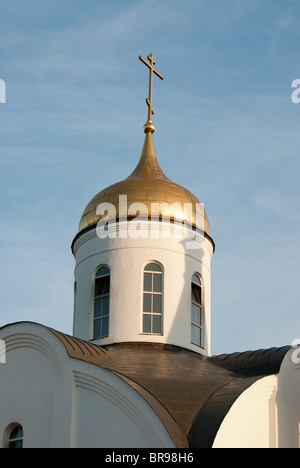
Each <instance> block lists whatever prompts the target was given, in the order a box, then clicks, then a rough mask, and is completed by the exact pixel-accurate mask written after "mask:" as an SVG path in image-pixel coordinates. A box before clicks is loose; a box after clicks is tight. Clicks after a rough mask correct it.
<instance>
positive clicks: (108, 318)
mask: <svg viewBox="0 0 300 468" xmlns="http://www.w3.org/2000/svg"><path fill="white" fill-rule="evenodd" d="M105 268H106V269H107V270H108V272H107V273H106V274H103V275H99V276H97V275H98V273H99V272H100V271H101V270H102V269H105ZM106 277H108V278H109V290H108V293H105V294H101V295H99V296H96V292H97V280H98V279H101V278H106ZM110 289H111V270H110V267H109V266H108V265H101V266H99V267H98V268H97V269H96V272H95V276H94V288H93V314H92V324H93V325H92V339H93V340H100V339H103V338H107V337H108V336H109V321H110ZM106 297H108V310H107V313H106V314H105V315H100V316H99V317H96V300H99V299H104V298H106ZM104 320H107V321H108V323H107V333H106V334H103V333H102V334H100V336H96V335H95V330H96V327H95V324H96V322H98V321H104ZM101 329H102V326H100V330H101Z"/></svg>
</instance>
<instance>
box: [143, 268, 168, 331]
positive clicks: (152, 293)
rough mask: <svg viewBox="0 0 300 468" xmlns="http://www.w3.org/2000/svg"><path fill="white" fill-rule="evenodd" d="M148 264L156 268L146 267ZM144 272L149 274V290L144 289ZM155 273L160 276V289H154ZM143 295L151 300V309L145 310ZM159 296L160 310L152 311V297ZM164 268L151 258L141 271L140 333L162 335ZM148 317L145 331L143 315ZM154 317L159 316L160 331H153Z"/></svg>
mask: <svg viewBox="0 0 300 468" xmlns="http://www.w3.org/2000/svg"><path fill="white" fill-rule="evenodd" d="M150 265H156V266H157V270H151V269H147V268H149V266H150ZM145 274H151V275H152V276H151V290H146V287H145ZM155 275H157V276H160V277H161V280H160V289H161V290H160V291H154V289H155V288H154V282H155V280H154V277H155ZM145 296H150V301H151V307H150V309H151V311H145V310H144V309H145ZM155 296H158V297H160V312H154V310H153V309H154V297H155ZM163 298H164V269H163V266H162V265H161V264H160V263H159V262H157V261H156V260H151V261H149V262H147V263H146V264H145V266H144V268H143V271H142V320H141V330H142V332H141V334H142V335H151V336H163V335H164V321H163V309H164V307H163V302H164V299H163ZM146 316H147V317H150V331H145V325H144V319H145V317H146ZM154 317H159V318H160V331H159V332H157V331H154V330H155V326H154Z"/></svg>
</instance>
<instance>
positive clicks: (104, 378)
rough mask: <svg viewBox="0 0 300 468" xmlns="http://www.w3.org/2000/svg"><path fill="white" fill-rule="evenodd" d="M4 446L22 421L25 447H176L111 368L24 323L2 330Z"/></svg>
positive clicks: (0, 431)
mask: <svg viewBox="0 0 300 468" xmlns="http://www.w3.org/2000/svg"><path fill="white" fill-rule="evenodd" d="M0 339H3V340H4V341H5V343H6V347H7V355H6V364H0V446H3V444H5V436H6V428H7V427H8V426H9V425H10V424H11V423H19V424H21V425H22V426H23V429H24V448H59V447H64V448H69V447H78V448H79V447H83V448H89V447H96V448H97V447H105V448H108V447H128V448H132V447H134V448H135V447H153V448H160V447H174V443H173V441H172V440H171V438H170V436H169V434H168V433H167V431H166V429H165V427H164V426H163V424H162V423H161V421H160V419H159V418H158V417H157V415H156V414H155V413H154V411H153V410H152V408H151V407H150V406H149V405H148V403H147V402H146V401H145V400H144V399H143V398H142V397H141V396H140V395H139V394H138V393H137V392H136V391H135V390H133V389H132V388H131V387H130V386H129V385H128V384H126V383H125V382H124V381H123V380H122V379H120V378H119V377H117V376H116V375H114V374H112V373H110V372H109V371H106V370H103V369H101V368H100V367H97V366H95V365H92V364H89V363H86V362H84V361H79V360H77V359H72V358H70V357H69V356H68V355H67V353H66V349H65V347H64V346H63V344H62V343H61V342H60V340H59V339H58V338H57V337H56V336H55V335H54V334H53V333H52V332H51V331H50V330H49V329H47V328H45V327H43V326H41V325H38V324H30V323H19V324H13V325H10V326H7V327H4V328H3V329H1V330H0Z"/></svg>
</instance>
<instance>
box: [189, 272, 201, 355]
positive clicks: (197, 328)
mask: <svg viewBox="0 0 300 468" xmlns="http://www.w3.org/2000/svg"><path fill="white" fill-rule="evenodd" d="M202 301H203V299H202V282H201V279H200V277H199V276H198V275H196V274H194V275H193V276H192V298H191V302H192V304H191V307H192V318H191V342H192V343H193V344H195V345H197V346H201V347H203V346H204V336H203V335H204V332H203V331H204V323H203V322H204V317H203V315H204V314H203V302H202Z"/></svg>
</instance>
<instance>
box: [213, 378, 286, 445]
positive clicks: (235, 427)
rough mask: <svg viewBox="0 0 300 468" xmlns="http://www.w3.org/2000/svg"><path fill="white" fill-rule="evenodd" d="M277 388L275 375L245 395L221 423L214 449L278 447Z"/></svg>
mask: <svg viewBox="0 0 300 468" xmlns="http://www.w3.org/2000/svg"><path fill="white" fill-rule="evenodd" d="M276 388H277V377H276V376H274V375H272V376H269V377H265V378H263V379H261V380H258V381H257V382H255V383H254V384H253V385H252V386H251V387H249V388H248V389H247V390H246V391H245V392H244V393H242V395H240V397H239V398H238V399H237V400H236V402H235V403H234V404H233V406H232V408H231V409H230V411H229V413H228V414H227V416H226V417H225V419H224V421H223V423H222V424H221V426H220V429H219V431H218V433H217V436H216V439H215V441H214V445H213V448H270V447H273V448H274V447H275V446H276V439H277V437H276V432H277V431H276V408H275V393H276ZM274 423H275V426H274Z"/></svg>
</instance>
